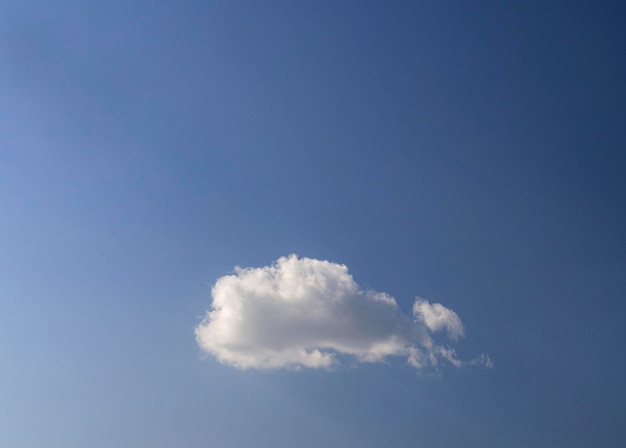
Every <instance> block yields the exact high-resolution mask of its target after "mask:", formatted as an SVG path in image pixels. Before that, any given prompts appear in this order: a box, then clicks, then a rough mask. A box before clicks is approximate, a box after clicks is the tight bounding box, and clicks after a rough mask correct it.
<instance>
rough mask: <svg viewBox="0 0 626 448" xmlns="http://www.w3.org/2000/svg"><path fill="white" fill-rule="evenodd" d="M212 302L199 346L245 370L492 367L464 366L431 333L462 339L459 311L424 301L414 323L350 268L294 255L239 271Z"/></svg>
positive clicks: (224, 280) (217, 288) (222, 281)
mask: <svg viewBox="0 0 626 448" xmlns="http://www.w3.org/2000/svg"><path fill="white" fill-rule="evenodd" d="M211 294H212V297H213V303H212V306H211V310H210V311H209V312H208V313H207V315H206V317H205V318H204V320H203V321H202V322H201V323H200V325H198V326H197V327H196V331H195V332H196V339H197V341H198V344H199V345H200V347H201V348H202V349H203V350H204V351H205V352H206V353H208V354H211V355H213V356H215V357H216V358H217V359H218V360H219V361H220V362H222V363H224V364H230V365H233V366H235V367H238V368H241V369H248V368H254V369H276V368H296V369H297V368H301V367H310V368H330V367H332V366H334V365H336V364H338V363H339V359H338V356H339V357H340V356H342V355H344V356H350V357H353V358H354V359H356V360H357V361H360V362H383V361H385V360H386V359H387V358H388V357H391V356H400V357H404V358H405V359H406V361H407V363H408V364H410V365H411V366H413V367H415V368H421V367H425V366H429V365H431V366H432V365H437V362H438V360H445V361H447V362H449V363H450V364H452V365H453V366H456V367H461V366H463V365H466V364H482V365H486V366H490V363H491V361H490V360H489V359H488V358H486V357H483V358H480V357H479V358H477V359H475V360H473V361H460V360H459V359H458V358H457V357H456V353H455V352H454V350H452V349H450V348H448V347H444V346H440V345H437V344H436V343H435V342H434V340H433V338H432V335H431V333H432V332H435V331H437V330H440V329H446V330H447V333H448V335H449V337H450V338H451V339H454V340H455V339H457V338H458V337H461V336H463V325H462V323H461V320H460V319H459V317H458V316H457V314H456V313H455V312H454V311H452V310H450V309H448V308H446V307H444V306H443V305H441V304H438V303H434V304H432V305H431V304H430V303H428V301H426V300H424V299H420V298H418V299H416V302H415V304H414V306H413V315H414V316H413V318H411V317H409V316H407V315H404V314H403V313H402V312H401V311H400V309H399V308H398V305H397V304H396V301H395V299H394V298H393V297H391V296H389V295H387V294H385V293H380V292H376V291H369V290H362V289H361V288H360V287H359V285H358V284H357V283H356V282H355V281H354V280H353V279H352V276H351V275H350V274H349V273H348V268H347V267H346V266H345V265H340V264H337V263H331V262H329V261H323V260H315V259H311V258H298V257H297V256H296V255H290V256H289V257H282V258H280V259H278V261H276V263H274V264H273V265H271V266H264V267H261V268H245V269H241V268H236V269H235V274H234V275H226V276H223V277H220V278H219V279H218V280H217V281H216V282H215V285H214V286H213V289H212V292H211Z"/></svg>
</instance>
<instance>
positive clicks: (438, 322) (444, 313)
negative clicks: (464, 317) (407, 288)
mask: <svg viewBox="0 0 626 448" xmlns="http://www.w3.org/2000/svg"><path fill="white" fill-rule="evenodd" d="M413 315H414V316H415V318H416V319H418V320H419V321H420V322H422V323H423V324H424V325H426V327H427V328H428V329H429V330H431V331H438V330H441V329H443V328H445V329H446V330H448V336H449V337H450V338H451V339H453V340H455V341H456V340H457V339H458V338H459V337H462V336H464V331H463V324H462V323H461V319H459V316H458V315H457V314H456V313H455V312H454V311H452V310H451V309H449V308H446V307H445V306H443V305H442V304H440V303H433V304H432V305H431V304H430V303H428V300H424V299H422V298H419V297H418V298H417V299H416V300H415V303H414V304H413Z"/></svg>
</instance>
